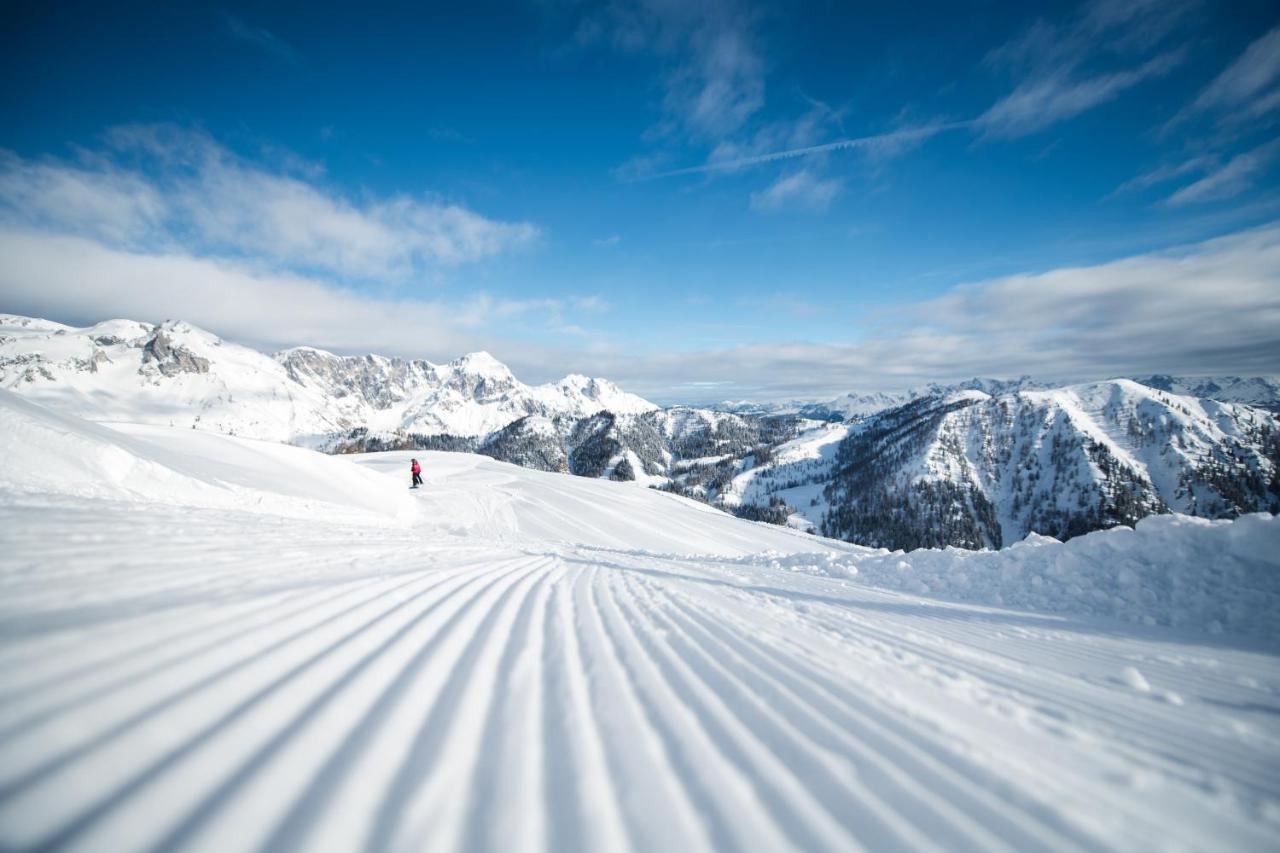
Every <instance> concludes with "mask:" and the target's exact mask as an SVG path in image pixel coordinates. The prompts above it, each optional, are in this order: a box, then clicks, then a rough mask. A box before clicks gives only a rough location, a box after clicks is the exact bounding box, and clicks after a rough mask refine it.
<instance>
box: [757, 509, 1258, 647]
mask: <svg viewBox="0 0 1280 853" xmlns="http://www.w3.org/2000/svg"><path fill="white" fill-rule="evenodd" d="M752 560H753V561H754V562H759V563H764V564H766V565H770V566H773V567H777V568H784V569H791V570H793V571H802V572H808V573H811V574H820V575H827V576H831V577H850V578H853V577H856V578H857V579H858V580H859V581H861V582H863V583H867V584H871V585H873V586H878V587H888V588H890V589H896V590H902V591H904V592H909V593H914V594H918V595H929V596H937V597H941V598H948V599H952V600H956V601H965V602H971V603H977V604H989V605H993V606H1008V607H1018V608H1024V609H1028V610H1039V611H1044V612H1050V613H1073V614H1082V615H1092V616H1107V617H1113V618H1119V619H1123V620H1126V621H1129V622H1138V623H1142V624H1146V625H1166V626H1171V627H1183V628H1192V629H1195V630H1200V631H1207V632H1208V633H1211V634H1223V633H1229V634H1233V635H1238V636H1248V637H1256V638H1260V639H1265V640H1267V641H1269V642H1280V519H1278V518H1277V517H1276V516H1272V515H1269V514H1267V513H1255V514H1252V515H1246V516H1241V517H1240V518H1238V519H1235V520H1234V521H1209V520H1207V519H1203V518H1194V517H1192V516H1186V515H1153V516H1149V517H1148V518H1144V519H1142V520H1141V521H1139V522H1138V523H1137V525H1136V526H1135V527H1116V528H1112V529H1110V530H1099V531H1096V532H1094V533H1090V534H1088V535H1086V536H1080V537H1077V538H1075V539H1071V540H1070V541H1068V542H1065V543H1063V542H1059V541H1058V540H1056V539H1054V538H1052V537H1049V536H1038V535H1036V534H1032V535H1030V536H1028V537H1027V538H1026V539H1025V540H1023V541H1022V542H1019V543H1017V544H1015V545H1013V546H1011V547H1008V548H1005V549H1003V550H1001V551H967V550H963V549H960V548H947V549H945V550H925V549H921V550H918V551H912V552H910V553H903V552H901V551H894V552H888V551H883V550H882V551H879V552H876V553H874V554H872V555H870V556H853V557H847V556H840V555H838V554H825V555H820V556H816V557H813V556H810V555H798V556H796V555H793V556H777V555H762V556H757V557H754V558H752Z"/></svg>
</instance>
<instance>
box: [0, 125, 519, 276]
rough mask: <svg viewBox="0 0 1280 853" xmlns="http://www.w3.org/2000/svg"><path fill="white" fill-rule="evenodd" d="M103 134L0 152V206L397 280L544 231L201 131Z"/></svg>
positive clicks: (70, 223)
mask: <svg viewBox="0 0 1280 853" xmlns="http://www.w3.org/2000/svg"><path fill="white" fill-rule="evenodd" d="M107 136H108V139H109V142H110V147H109V148H108V149H107V150H106V151H104V152H100V153H95V154H85V155H84V156H82V158H81V160H80V161H79V162H65V161H46V162H38V163H37V162H31V161H26V160H23V159H21V158H19V157H17V156H15V155H12V154H5V155H4V156H3V157H0V215H3V217H4V219H6V220H8V221H9V222H11V223H21V224H27V225H36V226H40V227H42V228H46V229H49V230H54V231H59V232H62V233H70V234H80V235H83V236H89V237H93V238H95V239H99V240H103V241H107V242H109V243H112V244H115V245H121V246H126V247H135V248H136V247H146V248H152V249H165V250H171V249H180V250H183V251H188V252H192V253H194V254H205V255H211V256H231V257H236V258H240V259H244V260H249V261H254V262H257V263H261V264H264V265H268V266H271V267H273V268H277V269H293V270H307V271H313V272H325V273H329V274H333V275H338V276H341V277H345V278H350V279H380V280H387V279H403V278H406V277H408V276H410V275H412V274H415V273H422V272H423V271H424V270H426V269H428V268H429V267H431V266H433V265H436V266H439V265H455V264H461V263H466V262H471V261H476V260H480V259H483V258H486V257H490V256H492V255H496V254H499V253H502V252H505V251H509V250H512V249H516V248H520V247H522V246H527V245H529V244H531V243H533V242H534V241H536V239H537V238H538V236H539V232H538V229H537V228H536V227H535V226H533V225H531V224H529V223H522V222H516V223H509V222H500V221H496V220H493V219H489V218H487V217H484V216H482V215H480V214H477V213H475V212H473V211H471V210H468V209H467V208H464V207H462V206H460V205H457V204H450V203H446V202H442V201H438V200H435V199H432V198H414V197H410V196H407V195H395V196H390V197H385V198H373V197H368V198H361V199H359V200H354V199H351V198H348V197H346V196H344V195H343V194H342V193H340V192H338V191H336V190H334V189H332V188H329V187H326V186H324V185H323V184H320V183H318V181H317V178H318V177H319V176H318V175H317V174H316V173H315V172H316V170H314V169H310V170H299V169H298V168H297V164H296V163H294V164H293V165H294V168H292V169H290V168H283V169H280V168H278V169H271V168H269V167H267V166H264V165H262V164H258V163H253V162H250V161H248V160H245V159H244V158H242V157H239V156H237V155H236V154H234V153H233V152H231V151H230V150H228V149H227V148H225V147H223V146H222V145H220V144H218V143H217V142H215V141H214V140H213V139H212V138H211V137H209V136H207V135H206V134H203V133H199V132H194V131H188V130H183V129H180V128H176V127H172V126H134V127H125V128H117V129H115V130H113V131H111V132H110V133H109V134H108V135H107ZM294 159H295V160H296V158H294ZM290 162H291V161H289V160H286V161H285V165H286V166H288V165H290Z"/></svg>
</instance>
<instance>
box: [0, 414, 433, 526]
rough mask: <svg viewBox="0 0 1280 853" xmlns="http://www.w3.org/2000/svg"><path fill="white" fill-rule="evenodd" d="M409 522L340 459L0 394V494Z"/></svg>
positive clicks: (409, 512)
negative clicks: (111, 419) (118, 420)
mask: <svg viewBox="0 0 1280 853" xmlns="http://www.w3.org/2000/svg"><path fill="white" fill-rule="evenodd" d="M6 493H8V494H9V495H10V496H15V495H21V496H26V497H30V496H33V495H39V496H46V495H59V496H67V497H74V498H90V499H110V500H124V501H129V502H142V503H148V502H150V503H163V504H167V505H174V506H196V507H208V508H225V509H236V510H243V511H250V512H262V513H267V514H271V515H284V516H291V517H299V518H309V517H332V518H340V519H342V520H343V521H344V522H355V523H369V522H374V523H388V522H397V521H398V522H408V521H411V520H412V518H413V517H414V515H415V508H414V504H413V503H412V502H411V501H410V500H409V499H408V498H407V497H406V496H405V495H403V494H401V493H399V492H398V491H397V490H394V489H391V488H388V484H387V483H386V481H385V480H384V478H381V477H378V476H376V475H374V474H371V473H370V472H368V471H366V470H364V469H362V468H360V467H359V466H356V465H352V464H350V463H349V462H347V461H346V460H345V459H342V458H337V457H331V456H325V455H323V454H320V453H315V452H312V451H309V450H304V449H301V448H297V447H290V446H287V445H279V444H274V443H271V442H260V441H253V440H250V439H240V438H234V437H231V436H224V435H218V434H214V433H206V432H199V431H196V430H189V429H188V430H184V429H172V428H166V427H149V426H139V425H121V426H119V427H116V428H112V427H109V426H105V425H102V424H95V423H90V422H89V421H85V420H82V419H80V418H77V417H75V416H73V415H68V414H64V413H61V412H55V411H52V410H50V409H46V408H44V407H42V406H38V405H36V404H35V403H32V402H30V401H28V400H25V399H23V398H21V397H19V396H18V395H16V394H14V393H12V392H10V391H4V390H0V496H4V495H5V494H6Z"/></svg>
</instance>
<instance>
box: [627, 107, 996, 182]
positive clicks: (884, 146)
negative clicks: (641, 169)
mask: <svg viewBox="0 0 1280 853" xmlns="http://www.w3.org/2000/svg"><path fill="white" fill-rule="evenodd" d="M972 125H973V122H972V121H952V122H935V123H933V124H927V125H922V126H918V127H904V128H899V129H898V130H891V131H888V132H886V133H877V134H872V135H870V136H857V137H852V138H849V139H837V140H835V141H834V142H824V143H822V144H821V145H808V146H804V147H801V148H787V149H783V150H780V151H765V152H763V153H757V154H749V155H746V156H740V155H739V152H740V149H739V148H737V147H732V146H721V147H720V148H719V149H718V153H717V154H715V155H713V158H712V160H711V162H709V163H705V164H703V165H701V166H689V167H687V168H683V169H669V170H667V171H663V172H650V173H648V174H643V175H642V176H640V177H642V178H643V179H645V180H652V179H656V178H671V177H676V176H678V175H696V174H702V173H704V172H735V171H738V170H740V169H746V168H750V167H752V166H762V165H765V164H766V163H779V162H782V161H784V160H796V159H801V158H805V157H812V156H817V155H822V154H831V153H834V152H837V151H850V150H854V151H862V152H864V153H866V154H870V155H872V156H879V157H888V156H892V155H894V154H898V153H901V152H902V151H904V150H906V149H907V148H910V147H912V146H915V145H919V144H920V143H922V142H924V141H925V140H927V139H929V138H931V137H933V136H936V135H937V134H939V133H942V132H944V131H948V130H955V129H957V128H962V127H970V126H972Z"/></svg>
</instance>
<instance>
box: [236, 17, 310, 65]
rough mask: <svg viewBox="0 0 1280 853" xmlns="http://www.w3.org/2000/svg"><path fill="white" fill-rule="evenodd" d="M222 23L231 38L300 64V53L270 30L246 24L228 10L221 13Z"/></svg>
mask: <svg viewBox="0 0 1280 853" xmlns="http://www.w3.org/2000/svg"><path fill="white" fill-rule="evenodd" d="M222 23H223V25H224V26H225V27H226V29H227V32H228V33H229V34H230V35H231V36H232V37H233V38H236V39H239V40H240V41H242V42H246V43H247V44H251V45H254V46H255V47H258V48H260V49H262V50H265V51H266V52H268V53H270V54H273V55H274V56H276V57H278V58H279V59H283V60H284V61H285V62H288V63H289V64H290V65H299V64H301V62H302V54H300V53H298V51H297V50H295V49H294V47H293V46H292V45H291V44H289V43H288V42H286V41H285V40H284V39H282V38H280V37H279V36H277V35H276V34H275V33H273V32H271V31H270V30H267V29H264V28H263V27H255V26H253V25H252V24H248V23H246V22H245V21H244V20H243V19H241V18H238V17H236V16H235V15H232V14H231V13H229V12H224V13H223V15H222Z"/></svg>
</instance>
